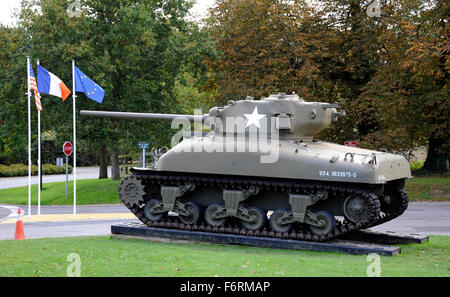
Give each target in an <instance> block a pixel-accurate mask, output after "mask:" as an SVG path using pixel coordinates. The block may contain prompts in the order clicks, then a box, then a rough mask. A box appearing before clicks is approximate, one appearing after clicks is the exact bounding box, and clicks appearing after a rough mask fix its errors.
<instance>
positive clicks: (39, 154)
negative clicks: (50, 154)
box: [36, 59, 42, 216]
mask: <svg viewBox="0 0 450 297" xmlns="http://www.w3.org/2000/svg"><path fill="white" fill-rule="evenodd" d="M36 63H37V65H39V59H37V60H36ZM41 162H42V160H41V111H40V110H39V109H38V176H39V186H38V211H37V213H38V216H40V215H41V186H42V179H41V174H42V172H41Z"/></svg>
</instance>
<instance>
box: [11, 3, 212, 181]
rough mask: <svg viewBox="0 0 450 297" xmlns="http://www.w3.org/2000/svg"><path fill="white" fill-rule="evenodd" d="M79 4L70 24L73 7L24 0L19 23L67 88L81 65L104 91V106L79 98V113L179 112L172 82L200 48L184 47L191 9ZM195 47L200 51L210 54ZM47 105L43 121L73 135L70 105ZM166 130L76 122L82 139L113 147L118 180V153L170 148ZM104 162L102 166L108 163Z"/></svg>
mask: <svg viewBox="0 0 450 297" xmlns="http://www.w3.org/2000/svg"><path fill="white" fill-rule="evenodd" d="M81 5H82V9H83V12H82V14H81V15H80V17H73V18H70V17H68V16H67V13H66V9H67V1H64V0H43V1H36V0H33V1H28V2H26V1H24V2H23V6H22V11H21V22H20V28H21V29H22V30H23V31H24V32H26V33H27V38H28V40H27V42H28V43H29V44H30V45H31V49H30V50H29V53H30V55H32V56H33V57H40V58H41V65H43V66H44V67H45V68H47V69H49V70H50V71H52V72H54V73H55V74H56V73H57V74H58V76H59V77H60V78H61V79H63V81H66V82H69V81H71V67H70V61H71V60H72V59H75V60H76V64H77V66H78V67H79V68H80V69H81V70H82V71H83V72H84V73H86V74H87V75H88V76H89V77H90V78H92V79H93V80H94V81H96V82H97V83H98V84H99V85H101V86H102V87H103V88H104V89H105V91H106V97H105V99H104V103H103V104H102V105H101V106H99V105H98V104H97V103H95V102H93V101H91V100H88V99H86V98H85V97H84V95H81V94H78V95H77V96H78V99H77V110H79V109H102V110H113V111H136V112H142V111H151V112H169V111H170V112H177V109H178V108H179V106H178V105H177V102H176V101H175V100H174V99H173V88H174V84H175V81H176V78H177V76H178V75H179V73H180V72H181V69H182V65H183V64H185V63H187V62H189V61H191V60H192V57H188V56H187V55H188V54H189V51H191V52H192V50H193V49H195V48H196V47H195V46H194V45H193V44H191V45H190V46H189V47H186V46H185V44H184V42H185V41H186V40H189V41H190V42H191V43H195V40H190V38H191V37H192V36H190V35H189V32H190V31H189V30H190V28H191V25H190V24H189V23H188V22H187V21H186V20H185V19H184V17H185V15H186V13H187V12H188V9H189V8H190V6H191V3H189V2H188V1H184V0H162V1H158V0H142V1H137V0H134V1H128V0H127V1H125V0H108V1H106V0H85V1H81ZM194 37H195V36H194ZM192 38H193V37H192ZM196 45H197V50H198V51H201V50H202V49H203V48H204V47H203V46H202V45H201V44H196ZM191 62H192V61H191ZM192 63H193V62H192ZM194 64H195V63H194ZM197 64H199V63H198V62H197ZM67 101H71V100H67ZM43 104H44V109H45V112H43V113H42V114H43V116H44V118H43V122H46V123H48V124H46V125H54V124H50V123H54V121H60V123H61V124H63V123H64V127H58V131H59V132H60V133H62V134H65V135H67V137H70V135H71V134H70V133H71V124H70V120H71V117H70V116H69V117H68V115H70V114H71V112H70V110H71V104H70V103H69V102H64V103H61V102H58V101H57V100H52V99H50V98H48V97H46V98H44V99H43ZM168 127H169V126H168V125H167V124H164V123H151V124H149V123H147V122H140V123H135V122H128V121H117V120H112V119H106V120H93V119H81V118H79V117H78V118H77V128H78V131H77V133H78V136H79V137H80V138H81V139H84V140H89V145H90V146H92V147H93V148H95V149H96V150H99V151H100V152H102V154H103V153H104V148H105V146H109V147H111V152H112V161H113V178H114V179H117V178H119V170H118V162H117V160H118V154H119V151H120V150H122V151H123V150H124V149H129V147H130V144H132V143H135V144H137V141H138V140H142V139H147V140H150V141H151V142H152V143H153V144H154V145H159V144H162V143H168V142H169V139H170V134H168V133H167V132H166V131H167V130H168ZM101 163H102V164H103V165H104V164H105V162H104V160H103V161H102V162H101Z"/></svg>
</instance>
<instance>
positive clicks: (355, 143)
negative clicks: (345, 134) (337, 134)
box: [344, 140, 358, 147]
mask: <svg viewBox="0 0 450 297" xmlns="http://www.w3.org/2000/svg"><path fill="white" fill-rule="evenodd" d="M344 145H346V146H353V147H357V146H358V143H357V142H356V141H352V140H346V141H345V142H344Z"/></svg>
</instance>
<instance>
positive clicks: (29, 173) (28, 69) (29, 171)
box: [27, 56, 31, 218]
mask: <svg viewBox="0 0 450 297" xmlns="http://www.w3.org/2000/svg"><path fill="white" fill-rule="evenodd" d="M30 66H31V62H30V57H29V56H27V74H28V81H27V85H28V93H27V95H28V218H30V217H31V107H30V105H31V103H30V101H31V90H30Z"/></svg>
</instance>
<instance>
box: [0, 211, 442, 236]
mask: <svg viewBox="0 0 450 297" xmlns="http://www.w3.org/2000/svg"><path fill="white" fill-rule="evenodd" d="M14 207H15V206H4V205H3V206H0V221H2V220H5V219H7V218H8V217H14V216H15V215H16V213H15V212H14V211H13V209H14ZM41 207H42V208H41V213H42V214H56V213H58V214H60V213H67V214H70V213H72V206H70V205H62V206H46V205H44V206H41ZM22 208H24V209H26V208H25V207H22ZM33 211H34V209H33V210H32V212H33ZM112 212H115V213H127V212H129V211H128V210H127V208H126V207H125V206H123V205H84V206H82V205H80V206H78V207H77V213H80V214H82V213H112ZM125 221H127V222H129V221H137V220H130V219H120V220H102V221H77V222H38V223H24V229H25V235H26V237H27V238H42V237H66V236H87V235H110V234H111V225H113V224H118V223H122V222H125ZM372 230H376V231H395V232H400V233H416V234H426V235H430V234H436V235H447V236H450V202H411V203H410V206H409V208H408V209H407V211H406V212H405V213H404V214H403V215H402V216H400V217H399V218H397V219H395V220H393V221H391V222H388V223H385V224H383V225H380V226H378V227H374V228H372ZM14 232H15V225H14V224H0V240H4V239H12V238H14Z"/></svg>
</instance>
